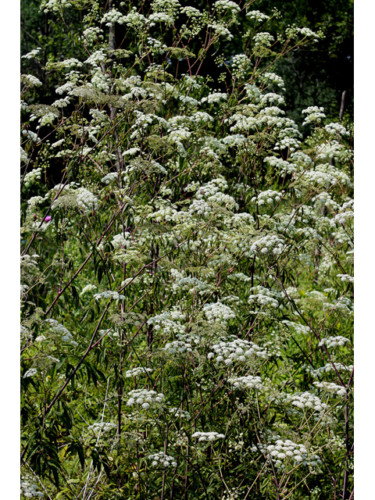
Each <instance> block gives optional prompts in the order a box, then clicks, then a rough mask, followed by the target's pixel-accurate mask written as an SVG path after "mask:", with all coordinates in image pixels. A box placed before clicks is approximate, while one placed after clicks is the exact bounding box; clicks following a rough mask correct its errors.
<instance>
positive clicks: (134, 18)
mask: <svg viewBox="0 0 375 500" xmlns="http://www.w3.org/2000/svg"><path fill="white" fill-rule="evenodd" d="M123 23H124V24H126V25H127V26H129V27H130V28H134V29H140V28H143V27H144V26H145V24H146V23H147V19H146V18H145V16H143V15H142V14H139V12H137V9H136V8H135V7H133V8H132V10H131V11H130V12H129V14H127V15H126V16H124V17H123Z"/></svg>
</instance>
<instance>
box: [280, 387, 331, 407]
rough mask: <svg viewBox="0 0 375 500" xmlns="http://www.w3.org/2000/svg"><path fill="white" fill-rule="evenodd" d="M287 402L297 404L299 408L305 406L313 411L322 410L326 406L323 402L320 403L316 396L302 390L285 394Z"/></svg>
mask: <svg viewBox="0 0 375 500" xmlns="http://www.w3.org/2000/svg"><path fill="white" fill-rule="evenodd" d="M285 399H286V401H287V402H288V403H291V404H292V405H293V406H297V408H300V409H301V410H304V409H306V408H310V409H312V410H314V411H323V410H326V409H327V408H328V406H327V405H326V404H325V403H322V402H321V400H320V399H319V398H318V396H314V394H311V393H310V392H307V391H306V392H302V393H296V394H292V395H289V394H288V395H287V397H286V398H285Z"/></svg>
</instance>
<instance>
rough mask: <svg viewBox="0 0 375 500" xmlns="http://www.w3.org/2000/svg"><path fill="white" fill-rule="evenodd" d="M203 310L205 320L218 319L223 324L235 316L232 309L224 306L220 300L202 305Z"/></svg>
mask: <svg viewBox="0 0 375 500" xmlns="http://www.w3.org/2000/svg"><path fill="white" fill-rule="evenodd" d="M203 312H204V314H205V316H206V318H207V321H218V322H220V323H224V324H225V323H226V322H227V321H228V320H230V319H233V318H235V317H236V315H235V314H234V312H233V311H232V309H231V308H230V307H228V306H225V305H224V304H222V303H221V302H216V303H214V304H205V305H204V306H203Z"/></svg>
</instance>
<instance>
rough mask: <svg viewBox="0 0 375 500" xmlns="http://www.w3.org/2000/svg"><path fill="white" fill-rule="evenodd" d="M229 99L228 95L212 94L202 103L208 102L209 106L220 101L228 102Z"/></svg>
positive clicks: (204, 98)
mask: <svg viewBox="0 0 375 500" xmlns="http://www.w3.org/2000/svg"><path fill="white" fill-rule="evenodd" d="M227 99H228V95H227V94H224V93H222V92H214V93H212V94H208V96H207V97H203V99H202V100H201V103H205V102H207V104H213V103H216V102H220V101H226V100H227Z"/></svg>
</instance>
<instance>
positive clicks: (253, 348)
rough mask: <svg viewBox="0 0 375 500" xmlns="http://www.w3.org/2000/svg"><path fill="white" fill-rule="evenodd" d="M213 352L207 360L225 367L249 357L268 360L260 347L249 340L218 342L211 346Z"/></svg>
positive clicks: (264, 351)
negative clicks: (212, 360)
mask: <svg viewBox="0 0 375 500" xmlns="http://www.w3.org/2000/svg"><path fill="white" fill-rule="evenodd" d="M212 350H213V351H214V352H210V353H208V355H207V358H208V359H214V358H215V361H216V363H222V362H224V363H225V364H226V365H231V364H233V362H234V361H241V362H244V361H246V359H247V358H249V357H251V356H257V357H259V358H263V359H266V358H268V353H267V351H266V350H265V349H263V348H262V347H259V346H258V345H256V344H254V343H253V342H250V341H249V340H242V339H235V340H233V341H230V342H220V343H219V344H215V345H213V346H212Z"/></svg>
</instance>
